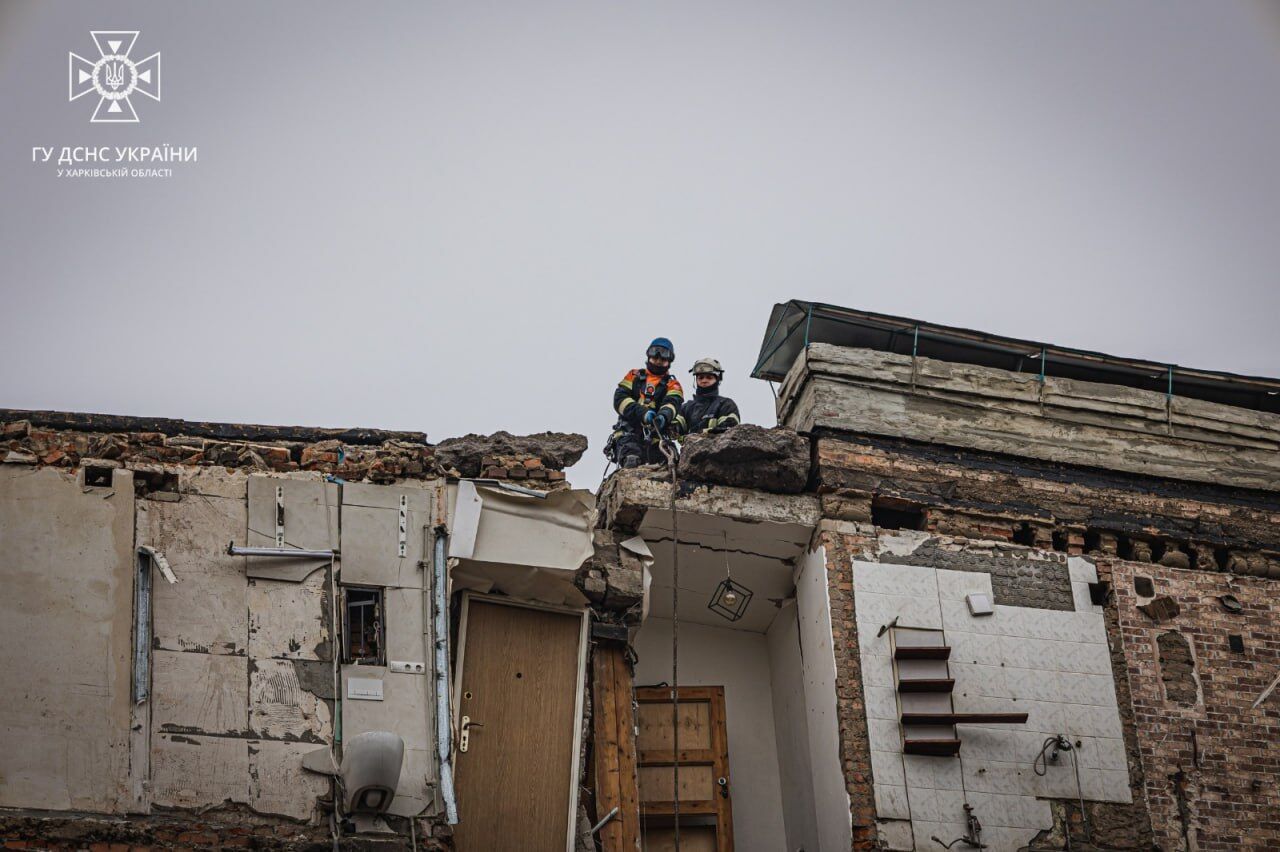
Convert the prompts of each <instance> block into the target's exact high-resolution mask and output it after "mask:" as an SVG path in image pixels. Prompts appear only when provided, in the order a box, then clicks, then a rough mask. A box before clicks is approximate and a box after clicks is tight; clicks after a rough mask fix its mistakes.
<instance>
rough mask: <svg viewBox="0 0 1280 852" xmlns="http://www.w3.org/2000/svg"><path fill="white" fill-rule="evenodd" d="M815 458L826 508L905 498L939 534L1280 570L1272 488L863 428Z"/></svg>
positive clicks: (1245, 570) (825, 438)
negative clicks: (935, 442)
mask: <svg viewBox="0 0 1280 852" xmlns="http://www.w3.org/2000/svg"><path fill="white" fill-rule="evenodd" d="M815 459H816V471H817V473H816V476H817V480H818V490H819V492H820V493H823V494H824V495H835V496H833V497H826V498H825V499H824V509H827V508H830V509H831V510H832V511H833V512H840V511H849V512H852V513H853V515H856V514H858V513H860V512H861V511H862V510H863V509H864V508H865V507H866V505H867V503H868V502H872V501H874V502H877V503H889V504H897V505H899V506H901V507H904V508H905V507H915V508H916V509H920V510H923V514H924V518H925V524H926V528H928V529H929V530H930V531H934V532H938V533H942V534H948V535H965V536H969V537H971V538H980V539H989V540H996V541H999V540H1006V541H1008V540H1014V541H1020V543H1024V544H1035V545H1036V546H1037V547H1043V548H1045V549H1053V550H1058V551H1061V552H1065V553H1082V552H1089V551H1096V552H1101V553H1106V552H1108V551H1110V552H1111V553H1112V554H1115V553H1116V552H1117V548H1119V556H1120V557H1121V558H1133V559H1135V560H1137V561H1143V562H1146V561H1150V562H1161V561H1167V562H1170V563H1173V564H1174V565H1175V567H1177V566H1179V565H1187V564H1190V563H1191V562H1192V561H1193V557H1194V561H1195V562H1198V563H1200V567H1202V568H1205V567H1208V565H1206V564H1205V563H1206V562H1214V561H1215V560H1216V561H1217V562H1219V563H1220V565H1219V567H1222V568H1226V569H1228V570H1231V571H1234V572H1236V573H1240V574H1252V575H1257V576H1273V577H1280V524H1277V523H1276V520H1275V519H1276V517H1277V514H1278V513H1280V500H1278V499H1277V497H1276V495H1275V494H1274V493H1271V492H1261V491H1255V490H1247V489H1238V488H1227V487H1223V486H1211V485H1200V484H1194V483H1185V482H1173V481H1168V480H1155V479H1152V478H1150V477H1142V476H1137V475H1134V474H1123V473H1116V472H1108V471H1098V470H1086V469H1081V468H1073V467H1070V466H1067V465H1058V464H1052V463H1049V462H1040V461H1034V460H1030V459H1014V458H1010V457H1005V456H998V455H995V454H991V453H982V452H977V451H972V450H956V449H954V448H942V447H934V446H929V445H923V444H917V443H913V442H909V441H895V440H890V439H881V438H873V437H869V436H861V435H860V436H854V435H841V436H839V437H837V436H834V435H829V434H825V435H822V436H820V437H819V438H818V440H817V441H816V449H815ZM829 516H831V517H841V515H840V514H832V515H829ZM849 519H850V520H860V518H858V517H856V516H852V515H851V516H850V517H849ZM1021 538H1026V539H1027V540H1025V541H1021ZM1118 539H1119V540H1118ZM1130 551H1133V552H1130Z"/></svg>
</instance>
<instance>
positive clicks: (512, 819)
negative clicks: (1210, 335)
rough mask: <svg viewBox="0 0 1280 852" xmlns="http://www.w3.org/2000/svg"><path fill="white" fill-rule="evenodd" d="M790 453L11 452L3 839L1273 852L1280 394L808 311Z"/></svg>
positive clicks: (315, 436) (37, 416)
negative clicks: (605, 474)
mask: <svg viewBox="0 0 1280 852" xmlns="http://www.w3.org/2000/svg"><path fill="white" fill-rule="evenodd" d="M755 375H756V377H758V378H760V379H763V380H767V381H769V382H770V383H771V385H774V386H775V395H776V401H777V416H778V425H777V426H776V427H775V428H763V427H758V426H750V425H747V426H741V427H738V428H736V429H733V430H730V431H729V432H727V433H724V434H721V435H712V436H695V437H692V438H689V439H688V440H687V441H685V443H684V446H683V448H682V454H681V457H680V461H679V464H678V465H677V466H676V468H675V470H674V471H672V470H669V469H668V468H666V467H665V466H651V467H641V468H636V469H632V470H625V471H619V472H617V473H615V474H614V475H613V476H611V477H610V478H609V479H607V480H606V481H605V482H604V483H603V484H602V486H601V488H600V490H599V493H598V494H591V493H590V492H586V491H581V490H574V489H572V488H570V487H569V486H568V484H567V483H566V482H565V478H564V473H563V471H564V468H565V467H567V466H569V465H572V464H573V463H574V462H575V461H576V460H577V459H578V458H579V457H580V456H581V454H582V453H583V452H584V451H585V449H586V441H585V439H583V438H582V437H581V436H574V435H560V434H554V433H544V434H542V435H531V436H512V435H508V434H506V433H498V434H496V435H491V436H467V437H465V438H459V439H452V440H446V441H441V442H439V443H436V444H432V443H430V442H428V440H427V437H426V436H425V435H423V434H420V433H392V432H383V431H377V430H344V431H334V430H319V429H304V428H283V427H257V426H244V425H233V424H219V423H193V422H186V421H169V420H158V419H143V418H124V417H108V416H100V415H76V414H69V413H65V412H35V411H14V410H3V411H0V422H3V424H4V425H3V436H2V439H3V441H4V446H3V447H0V453H3V454H4V455H3V461H4V464H2V465H0V554H2V555H0V577H3V579H4V587H5V590H6V594H5V596H4V603H3V606H4V608H5V609H4V617H3V619H0V630H2V631H3V638H4V643H3V647H4V650H3V652H0V653H2V656H0V661H2V663H0V664H2V665H3V671H4V674H5V679H6V681H7V683H8V684H9V687H10V688H9V689H8V690H7V691H6V693H5V696H4V699H3V700H2V701H0V717H2V719H3V725H2V726H0V840H3V841H4V842H5V843H7V844H9V845H16V846H19V847H21V845H22V844H27V845H28V846H30V847H32V848H72V849H79V848H91V849H111V848H113V847H112V844H123V846H120V845H117V846H116V847H115V848H127V847H128V846H145V847H152V848H223V847H235V846H240V847H248V848H260V849H312V848H314V849H322V848H333V847H334V846H335V845H337V846H338V847H340V848H378V849H383V848H425V849H431V848H436V849H458V850H469V851H470V852H476V850H499V849H513V850H514V849H519V850H525V849H529V850H543V849H546V850H553V849H554V850H560V849H565V850H591V849H603V850H636V849H644V850H666V849H677V848H678V849H684V850H715V852H726V850H732V849H739V850H762V851H764V850H767V852H773V851H774V850H806V852H817V850H847V849H894V850H906V849H918V850H936V849H940V848H943V847H947V848H952V849H964V848H988V849H992V850H1019V849H1032V850H1048V849H1122V850H1149V849H1152V848H1158V849H1162V850H1217V849H1223V850H1225V849H1241V848H1245V849H1268V848H1276V847H1277V846H1280V816H1277V815H1278V814H1280V793H1277V790H1278V789H1280V750H1277V749H1276V748H1275V746H1274V744H1275V742H1276V738H1277V734H1278V733H1280V695H1276V692H1277V691H1278V690H1277V688H1276V687H1277V683H1280V619H1278V618H1277V616H1278V615H1280V612H1278V610H1280V596H1277V594H1276V592H1277V589H1280V586H1277V583H1278V582H1280V532H1277V530H1280V493H1278V492H1280V452H1278V451H1280V381H1276V380H1273V379H1262V378H1253V377H1245V376H1236V375H1229V374H1224V373H1215V372H1210V371H1205V370H1193V369H1186V368H1181V367H1176V366H1170V365H1160V364H1154V363H1149V362H1143V361H1138V360H1133V359H1127V358H1118V357H1113V356H1108V355H1104V354H1100V353H1093V352H1082V351H1077V350H1071V349H1068V348H1065V347H1058V346H1051V345H1045V344H1040V343H1034V342H1030V341H1025V340H1015V339H1010V338H1002V337H996V336H993V335H988V334H982V333H979V332H973V331H968V330H964V329H956V328H948V327H944V326H938V325H933V324H930V323H927V322H920V321H915V320H909V319H903V318H897V317H889V316H883V315H878V314H871V313H867V312H863V311H856V310H850V309H845V308H839V307H835V306H830V305H820V304H814V303H807V302H798V301H793V302H788V303H785V304H781V305H778V306H776V307H775V308H774V310H773V313H772V315H771V316H770V318H769V322H768V325H767V327H766V329H765V332H764V335H763V342H762V346H761V350H760V358H759V361H758V363H757V365H756V368H755Z"/></svg>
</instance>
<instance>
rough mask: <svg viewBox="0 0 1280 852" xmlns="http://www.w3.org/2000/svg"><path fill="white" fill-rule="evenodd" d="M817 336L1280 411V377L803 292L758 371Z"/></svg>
mask: <svg viewBox="0 0 1280 852" xmlns="http://www.w3.org/2000/svg"><path fill="white" fill-rule="evenodd" d="M810 343H831V344H834V345H836V346H848V347H854V348H860V349H874V350H878V351H881V352H894V353H897V354H900V355H919V356H921V357H924V358H933V359H935V360H938V361H950V362H954V363H960V364H975V365H979V366H985V367H995V368H998V369H1002V370H1010V371H1012V372H1015V373H1033V374H1038V375H1044V376H1053V377H1057V378H1066V379H1078V380H1081V381H1087V382H1099V383H1102V384H1110V385H1121V386H1124V387H1131V388H1139V389H1142V390H1149V391H1157V392H1160V393H1167V394H1170V395H1171V396H1179V397H1189V398H1191V399H1200V400H1205V401H1207V402H1216V403H1220V404H1222V405H1230V406H1234V407H1236V408H1248V409H1252V410H1254V411H1267V412H1273V413H1280V379H1273V378H1263V377H1261V376H1244V375H1237V374H1235V373H1224V372H1217V371H1213V370H1197V369H1191V368H1187V367H1179V366H1178V365H1176V364H1160V363H1158V362H1155V361H1145V360H1142V359H1137V358H1121V357H1117V356H1114V355H1106V354H1104V353H1101V352H1090V351H1088V350H1084V349H1071V348H1069V347H1066V346H1055V345H1053V344H1048V343H1038V342H1036V341H1032V340H1020V339H1018V338H1014V337H1001V336H999V335H994V334H987V333H985V332H981V331H973V330H971V329H966V328H955V327H952V326H945V325H936V324H934V323H929V322H924V321H922V320H915V319H910V318H908V317H897V316H891V315H888V314H877V313H873V312H871V311H860V310H856V309H853V308H842V307H839V306H838V305H828V304H823V303H820V302H806V301H801V300H799V299H792V300H791V301H789V302H784V303H780V304H777V305H774V306H773V312H772V313H771V314H770V316H769V326H768V328H767V329H766V330H765V335H764V341H763V343H762V344H761V346H760V355H759V358H758V359H757V361H756V366H755V368H754V369H753V370H752V371H751V375H752V376H754V377H755V378H758V379H768V380H770V381H782V379H783V378H785V377H786V374H787V371H788V370H790V369H791V365H792V364H794V363H795V361H796V359H797V358H798V357H800V353H801V352H802V351H803V350H804V349H805V348H806V347H807V346H808V344H810Z"/></svg>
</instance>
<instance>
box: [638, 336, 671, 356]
mask: <svg viewBox="0 0 1280 852" xmlns="http://www.w3.org/2000/svg"><path fill="white" fill-rule="evenodd" d="M644 354H645V355H646V356H648V357H650V358H661V359H662V360H664V361H674V360H676V348H675V346H673V345H672V344H671V341H670V340H668V339H667V338H665V337H655V338H654V339H653V342H652V343H650V344H649V348H648V350H646V351H645V353H644Z"/></svg>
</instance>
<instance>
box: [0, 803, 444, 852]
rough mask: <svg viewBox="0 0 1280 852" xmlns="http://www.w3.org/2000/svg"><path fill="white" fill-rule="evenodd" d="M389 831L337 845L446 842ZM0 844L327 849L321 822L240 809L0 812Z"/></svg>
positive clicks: (422, 823)
mask: <svg viewBox="0 0 1280 852" xmlns="http://www.w3.org/2000/svg"><path fill="white" fill-rule="evenodd" d="M388 820H389V821H390V822H391V823H393V828H394V829H395V830H396V832H397V833H396V834H393V835H360V836H359V837H352V836H348V835H344V836H343V838H342V848H343V849H344V850H355V852H399V850H404V849H412V848H414V847H415V843H416V848H418V849H422V850H427V852H445V850H450V849H452V848H453V842H452V838H451V837H450V836H449V834H448V829H447V828H446V827H436V828H434V829H433V827H432V826H431V825H430V824H429V823H428V822H427V821H426V820H419V821H418V825H417V828H416V831H417V837H416V840H415V838H412V837H410V836H409V822H408V820H405V819H400V818H397V817H389V818H388ZM0 848H3V849H57V850H64V849H65V850H89V852H144V850H161V849H175V850H177V849H257V850H270V852H329V850H331V849H333V837H332V835H331V834H330V829H329V826H328V825H308V824H300V823H296V822H289V821H285V820H278V819H272V818H271V817H265V816H261V815H259V814H255V813H253V812H251V811H248V810H245V809H243V808H228V809H225V810H221V811H214V812H209V813H205V814H200V815H195V814H186V813H175V814H165V815H159V816H150V817H127V818H112V817H102V816H90V815H85V814H79V815H61V816H57V815H47V814H29V813H24V812H6V811H0Z"/></svg>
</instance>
